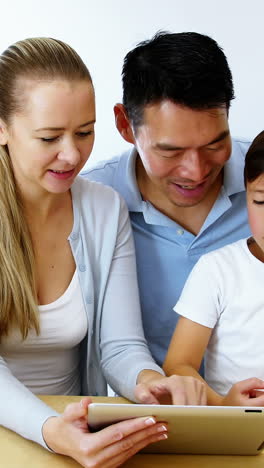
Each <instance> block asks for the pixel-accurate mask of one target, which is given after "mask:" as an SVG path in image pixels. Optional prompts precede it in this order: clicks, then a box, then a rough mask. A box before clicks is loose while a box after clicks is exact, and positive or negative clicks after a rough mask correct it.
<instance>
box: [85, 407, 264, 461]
mask: <svg viewBox="0 0 264 468" xmlns="http://www.w3.org/2000/svg"><path fill="white" fill-rule="evenodd" d="M141 416H155V417H156V419H157V421H166V422H167V423H168V439H167V440H164V441H163V440H162V441H159V442H155V443H154V444H150V445H149V446H148V447H146V448H144V449H143V452H147V453H184V454H222V455H257V454H259V453H260V452H261V451H262V448H264V407H262V408H254V407H240V406H234V407H233V406H176V405H137V404H113V403H91V404H90V405H89V414H88V424H89V427H90V430H91V431H97V430H99V429H102V428H103V427H106V426H108V425H109V424H113V423H116V422H118V421H122V420H125V419H131V418H136V417H141Z"/></svg>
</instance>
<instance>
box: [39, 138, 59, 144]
mask: <svg viewBox="0 0 264 468" xmlns="http://www.w3.org/2000/svg"><path fill="white" fill-rule="evenodd" d="M57 138H58V137H52V138H41V141H45V142H46V143H50V142H52V141H56V140H57Z"/></svg>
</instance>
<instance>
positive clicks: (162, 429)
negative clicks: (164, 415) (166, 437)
mask: <svg viewBox="0 0 264 468" xmlns="http://www.w3.org/2000/svg"><path fill="white" fill-rule="evenodd" d="M167 430H168V428H167V427H166V426H159V427H158V429H157V431H158V432H167Z"/></svg>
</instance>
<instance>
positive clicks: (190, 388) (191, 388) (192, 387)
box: [185, 379, 200, 405]
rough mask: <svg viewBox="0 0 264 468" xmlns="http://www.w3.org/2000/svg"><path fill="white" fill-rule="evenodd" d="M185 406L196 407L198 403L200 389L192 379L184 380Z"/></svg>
mask: <svg viewBox="0 0 264 468" xmlns="http://www.w3.org/2000/svg"><path fill="white" fill-rule="evenodd" d="M185 393H186V397H185V399H186V403H185V404H186V405H198V404H199V402H200V388H199V386H198V382H196V381H195V380H194V379H189V380H186V383H185Z"/></svg>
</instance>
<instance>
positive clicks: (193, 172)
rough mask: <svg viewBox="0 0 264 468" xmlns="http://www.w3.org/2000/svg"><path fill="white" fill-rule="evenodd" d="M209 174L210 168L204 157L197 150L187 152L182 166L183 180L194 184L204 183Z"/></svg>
mask: <svg viewBox="0 0 264 468" xmlns="http://www.w3.org/2000/svg"><path fill="white" fill-rule="evenodd" d="M208 173H209V167H208V164H207V161H206V160H205V159H204V157H203V156H202V155H201V154H199V151H197V150H189V151H186V152H185V154H184V156H183V158H182V160H181V164H180V175H181V177H182V178H184V179H187V180H192V181H194V182H202V181H203V180H204V179H205V177H206V176H207V175H208Z"/></svg>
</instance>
